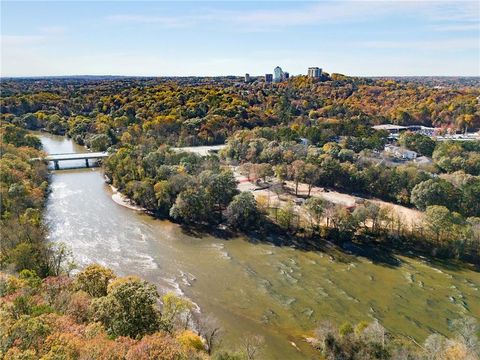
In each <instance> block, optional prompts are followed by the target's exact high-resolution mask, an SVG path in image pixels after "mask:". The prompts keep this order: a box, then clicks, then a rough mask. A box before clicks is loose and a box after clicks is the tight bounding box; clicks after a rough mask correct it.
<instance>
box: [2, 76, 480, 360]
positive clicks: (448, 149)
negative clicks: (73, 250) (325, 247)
mask: <svg viewBox="0 0 480 360" xmlns="http://www.w3.org/2000/svg"><path fill="white" fill-rule="evenodd" d="M434 84H435V85H434ZM434 84H430V83H429V82H422V81H407V80H395V79H367V78H353V77H348V76H344V75H341V74H331V75H327V76H326V77H325V78H324V79H323V80H322V81H318V80H313V79H309V78H307V77H305V76H297V77H293V78H291V79H289V80H288V81H284V82H282V83H279V84H265V83H263V82H262V81H256V82H253V83H248V84H247V83H244V82H242V81H241V79H239V78H234V77H225V78H117V77H113V78H96V77H92V78H71V79H68V78H67V79H62V78H59V79H56V78H47V79H5V81H2V83H1V107H0V110H1V140H2V141H1V144H0V146H1V148H0V151H1V154H0V195H1V219H0V222H1V223H0V225H1V226H0V231H1V233H0V235H1V238H2V241H1V245H0V267H1V269H2V271H5V273H2V275H1V276H0V308H1V312H0V321H1V322H2V324H6V325H5V326H3V327H2V329H1V330H0V357H2V358H5V359H36V358H42V359H56V358H72V359H89V358H98V359H152V358H155V359H162V358H165V359H171V358H176V359H207V358H209V357H211V356H212V357H213V358H215V359H219V360H220V359H223V360H227V359H254V358H257V357H258V352H259V351H260V350H261V347H262V340H261V339H260V338H256V337H253V338H246V339H244V341H243V342H242V347H241V348H239V349H237V350H238V351H237V350H235V351H233V352H232V351H227V352H225V351H224V350H223V349H221V348H220V347H218V346H217V345H218V340H219V334H218V332H219V331H220V328H219V327H218V326H217V325H216V324H215V323H214V322H210V321H208V319H204V318H202V317H196V315H195V314H194V312H193V310H192V309H193V306H192V304H191V303H190V302H189V301H188V300H186V299H184V298H180V297H177V296H175V295H173V294H163V295H160V294H159V293H158V292H157V290H156V288H155V287H154V286H153V285H152V284H149V283H147V282H145V281H143V280H141V279H138V278H136V277H124V278H119V277H117V276H116V275H115V274H114V273H113V272H112V271H111V270H110V269H107V268H104V267H101V266H99V265H91V266H89V267H87V268H85V269H83V270H82V271H80V272H79V273H78V274H76V275H72V274H71V270H72V268H73V266H74V264H73V262H72V261H71V254H70V253H69V250H68V249H67V248H66V247H65V246H63V245H61V244H52V243H49V242H48V241H47V240H46V237H47V233H48V228H47V226H46V224H45V221H44V218H43V208H44V205H45V200H46V197H47V195H48V191H49V185H48V184H49V177H48V171H47V167H46V164H45V163H44V162H42V161H31V159H33V158H41V157H42V156H44V153H43V152H42V149H41V144H40V142H39V140H38V139H37V138H36V137H35V136H32V135H31V134H30V133H29V131H30V130H42V131H47V132H50V133H52V134H60V135H66V136H68V137H70V138H72V139H73V140H74V141H75V142H77V143H78V144H81V145H85V146H87V147H88V148H90V149H91V150H95V151H108V152H109V154H110V155H109V157H108V158H107V159H106V160H105V161H104V163H103V170H104V172H105V175H106V177H107V178H108V181H109V182H110V183H111V184H112V185H113V186H114V187H116V188H118V189H119V191H120V192H122V193H123V194H125V195H126V196H128V197H129V198H130V199H131V200H132V201H134V202H135V203H136V204H138V205H140V206H142V207H143V208H144V209H145V210H146V211H147V212H149V213H150V214H151V215H153V216H155V217H158V218H167V219H170V220H173V221H176V222H179V223H181V224H182V225H183V226H185V227H186V228H188V229H194V230H200V231H209V232H217V231H219V232H222V234H225V232H226V233H228V234H230V235H232V234H236V233H239V232H240V233H244V234H246V235H248V236H251V237H252V238H255V239H266V238H268V237H269V236H270V235H276V239H277V240H276V241H279V242H285V244H287V245H291V244H295V245H296V246H298V247H303V248H305V249H307V248H310V249H315V250H316V249H317V247H318V246H321V245H322V244H326V243H329V244H335V245H336V246H338V248H339V249H345V248H347V247H348V245H351V244H355V246H360V247H364V246H365V247H367V248H369V249H373V250H380V251H384V252H392V251H394V252H395V251H397V252H401V253H402V254H405V253H409V254H412V253H413V254H418V255H419V256H423V255H426V256H429V257H433V258H450V259H451V258H453V259H455V260H452V261H456V260H457V259H458V260H461V261H464V262H467V263H472V264H474V265H475V264H477V266H478V263H479V260H480V203H479V201H478V199H479V198H480V177H479V176H480V145H479V143H478V142H453V141H445V142H440V141H435V140H433V139H431V138H430V137H428V136H425V135H419V134H415V133H410V132H405V133H403V134H402V135H401V136H400V138H399V144H400V145H402V146H404V147H406V148H408V149H411V150H414V151H417V152H418V153H419V154H421V155H424V156H426V157H428V158H431V162H429V163H428V164H415V163H408V162H406V163H401V164H395V166H391V165H389V164H386V163H379V162H378V161H376V160H375V157H376V154H378V153H379V152H380V151H381V150H382V149H383V148H384V146H385V144H387V143H388V142H389V141H390V139H389V137H388V133H386V132H384V131H375V130H373V129H372V128H371V126H372V125H377V124H383V123H393V124H400V125H412V124H414V125H425V126H435V127H439V128H441V129H442V131H466V130H467V131H474V130H478V129H479V128H480V107H479V104H478V97H479V96H480V90H479V88H478V86H475V85H472V84H471V83H470V82H463V83H462V82H460V83H458V82H455V83H454V84H451V85H449V83H448V82H447V83H445V82H443V81H442V83H441V84H442V85H441V86H438V82H435V83H434ZM209 144H225V145H226V147H225V148H224V149H223V150H222V151H221V152H220V154H218V155H217V154H211V155H209V156H206V157H201V156H199V155H197V154H194V153H191V152H187V151H184V150H181V149H178V148H177V147H182V146H196V145H209ZM238 174H241V175H242V176H245V177H246V178H248V179H249V180H251V182H252V183H254V184H256V186H258V187H259V188H262V187H263V188H267V187H271V186H272V184H280V185H281V186H280V188H281V190H282V191H283V192H286V191H287V190H286V188H287V186H284V184H292V188H291V190H289V191H290V193H289V194H288V195H291V196H295V197H296V198H302V197H303V198H302V200H304V201H302V202H301V203H300V204H296V203H294V202H291V201H289V202H287V203H285V204H280V203H274V202H272V201H270V199H269V198H268V199H267V198H265V196H262V195H258V196H255V195H256V194H255V193H254V192H250V191H243V192H242V191H240V190H239V189H238V187H239V182H238V180H237V177H238ZM300 187H306V188H307V189H308V194H307V195H302V196H300V194H299V188H300ZM315 187H320V188H323V189H324V191H341V192H344V193H348V194H355V195H358V196H361V197H362V198H365V199H366V200H365V201H364V202H362V203H359V204H356V205H355V206H354V208H349V207H347V206H341V205H338V204H334V203H332V202H329V201H326V200H324V199H322V198H319V197H316V196H313V195H312V194H311V191H312V189H314V188H315ZM279 198H280V196H279ZM377 199H380V200H383V201H386V202H388V203H390V204H397V205H402V206H404V207H407V208H410V209H417V210H419V211H420V212H421V214H422V216H423V220H422V223H421V224H420V225H419V226H417V227H413V228H412V227H409V226H408V224H406V222H405V220H404V219H402V218H401V217H399V216H397V215H395V214H394V213H392V212H391V211H389V210H388V209H385V208H382V207H380V206H379V205H377V204H376V203H375V200H377ZM138 303H142V304H144V306H141V307H138V306H135V305H134V304H138ZM477 331H478V324H477V323H476V322H475V321H474V320H473V319H468V318H467V319H461V320H459V321H458V322H457V323H456V324H452V333H453V334H455V335H454V338H452V339H447V338H445V337H442V336H441V335H432V336H433V337H431V338H428V339H427V341H426V342H425V344H422V345H421V346H415V345H412V342H411V341H410V339H399V338H397V337H396V336H394V335H392V334H388V332H387V331H386V330H385V329H384V328H383V327H382V326H381V325H380V324H379V323H378V322H373V323H360V324H357V325H355V326H354V325H351V324H343V325H342V326H341V327H340V328H337V326H336V325H335V324H332V323H327V322H325V323H323V324H321V325H320V327H319V328H318V329H317V330H316V332H315V334H314V335H313V336H312V338H311V343H312V346H313V347H314V348H315V349H316V350H317V351H318V352H319V355H321V356H323V357H324V358H327V359H336V358H345V359H390V358H392V357H396V358H405V359H407V358H412V357H413V356H416V357H417V358H421V359H423V358H425V359H430V358H432V357H431V355H432V353H435V354H437V355H438V358H442V359H457V358H458V356H463V358H465V359H469V357H470V358H472V359H474V357H475V356H476V355H475V354H477V353H478V351H479V349H478V346H479V345H478V339H477V337H476V332H477ZM417 345H418V344H417ZM402 354H403V355H402ZM437 355H436V356H437ZM401 356H403V357H401ZM434 358H435V357H434Z"/></svg>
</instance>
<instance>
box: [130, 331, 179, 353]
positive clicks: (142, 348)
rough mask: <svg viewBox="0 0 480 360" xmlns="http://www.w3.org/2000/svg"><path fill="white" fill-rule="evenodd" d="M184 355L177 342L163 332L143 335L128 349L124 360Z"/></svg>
mask: <svg viewBox="0 0 480 360" xmlns="http://www.w3.org/2000/svg"><path fill="white" fill-rule="evenodd" d="M185 357H186V356H185V354H184V352H183V351H182V349H181V347H180V346H179V344H177V343H176V342H175V341H174V340H173V339H172V338H170V337H168V336H166V334H165V333H161V332H157V333H155V334H152V335H147V336H144V337H143V338H142V339H141V340H140V341H139V342H138V343H136V344H135V345H133V346H132V347H131V348H130V350H129V351H128V353H127V355H126V357H125V359H126V360H152V359H155V360H180V359H184V358H185Z"/></svg>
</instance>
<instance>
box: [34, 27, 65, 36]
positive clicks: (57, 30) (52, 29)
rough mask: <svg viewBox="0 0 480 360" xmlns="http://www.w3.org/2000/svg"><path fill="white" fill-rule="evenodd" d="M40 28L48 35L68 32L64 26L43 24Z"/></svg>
mask: <svg viewBox="0 0 480 360" xmlns="http://www.w3.org/2000/svg"><path fill="white" fill-rule="evenodd" d="M39 30H40V32H42V33H43V34H47V35H63V34H65V33H66V31H67V28H66V27H64V26H42V27H41V28H40V29H39Z"/></svg>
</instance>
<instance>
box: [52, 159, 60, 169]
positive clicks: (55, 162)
mask: <svg viewBox="0 0 480 360" xmlns="http://www.w3.org/2000/svg"><path fill="white" fill-rule="evenodd" d="M53 166H54V167H55V170H60V166H59V165H58V160H55V161H54V162H53Z"/></svg>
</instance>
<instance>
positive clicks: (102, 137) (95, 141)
mask: <svg viewBox="0 0 480 360" xmlns="http://www.w3.org/2000/svg"><path fill="white" fill-rule="evenodd" d="M89 144H90V148H91V149H92V150H93V151H105V150H107V149H108V148H109V147H110V146H111V145H112V140H111V139H110V137H109V136H108V135H106V134H97V135H94V136H92V138H91V139H90V140H89Z"/></svg>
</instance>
